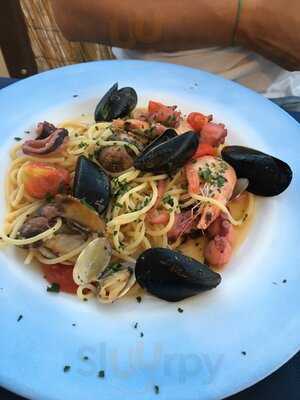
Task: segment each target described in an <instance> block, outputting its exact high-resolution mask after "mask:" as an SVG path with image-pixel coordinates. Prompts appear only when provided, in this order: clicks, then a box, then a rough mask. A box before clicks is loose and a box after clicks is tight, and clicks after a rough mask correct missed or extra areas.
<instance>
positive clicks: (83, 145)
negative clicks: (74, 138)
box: [78, 142, 88, 149]
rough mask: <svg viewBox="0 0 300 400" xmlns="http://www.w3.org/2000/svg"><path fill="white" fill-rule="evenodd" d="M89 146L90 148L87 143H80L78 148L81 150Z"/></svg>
mask: <svg viewBox="0 0 300 400" xmlns="http://www.w3.org/2000/svg"><path fill="white" fill-rule="evenodd" d="M87 146H88V144H87V143H85V142H80V143H79V145H78V147H79V148H80V149H82V148H85V147H87Z"/></svg>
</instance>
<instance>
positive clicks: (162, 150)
mask: <svg viewBox="0 0 300 400" xmlns="http://www.w3.org/2000/svg"><path fill="white" fill-rule="evenodd" d="M198 143H199V135H198V134H197V133H195V132H192V131H190V132H186V133H183V134H182V135H178V136H176V137H173V138H172V139H169V140H167V141H165V142H163V143H161V144H158V145H157V146H154V147H152V148H150V149H149V150H148V151H146V152H144V153H143V154H141V155H140V156H139V157H138V158H137V159H136V160H135V162H134V166H135V168H136V169H139V170H141V171H146V172H153V173H158V174H159V173H170V172H173V171H175V170H176V169H178V168H181V167H183V166H184V164H185V163H186V162H187V161H188V160H189V159H190V158H191V157H192V156H193V154H194V153H195V151H196V150H197V147H198Z"/></svg>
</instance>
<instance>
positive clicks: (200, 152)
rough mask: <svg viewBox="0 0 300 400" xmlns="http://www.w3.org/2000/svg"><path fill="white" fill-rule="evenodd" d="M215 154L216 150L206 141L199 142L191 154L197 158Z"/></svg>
mask: <svg viewBox="0 0 300 400" xmlns="http://www.w3.org/2000/svg"><path fill="white" fill-rule="evenodd" d="M215 155H216V150H215V149H214V148H213V147H212V146H211V145H210V144H207V143H199V145H198V148H197V150H196V152H195V154H194V155H193V157H192V158H193V159H197V158H200V157H203V156H215Z"/></svg>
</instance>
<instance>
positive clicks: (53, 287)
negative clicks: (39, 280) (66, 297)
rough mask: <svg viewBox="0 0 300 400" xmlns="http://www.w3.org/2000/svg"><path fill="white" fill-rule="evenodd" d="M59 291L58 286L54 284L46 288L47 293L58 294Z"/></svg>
mask: <svg viewBox="0 0 300 400" xmlns="http://www.w3.org/2000/svg"><path fill="white" fill-rule="evenodd" d="M59 290H60V286H59V284H58V283H56V282H53V283H51V286H47V292H51V293H58V292H59Z"/></svg>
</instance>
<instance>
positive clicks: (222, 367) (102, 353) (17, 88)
mask: <svg viewBox="0 0 300 400" xmlns="http://www.w3.org/2000/svg"><path fill="white" fill-rule="evenodd" d="M116 81H118V82H119V84H120V86H121V87H122V86H133V87H134V88H135V89H136V90H137V93H138V94H139V96H140V104H145V103H146V101H147V100H149V99H153V100H158V101H162V102H165V103H167V104H178V106H179V108H180V109H181V110H183V111H184V112H188V111H202V112H204V113H207V114H208V113H213V114H214V116H215V119H216V120H219V121H222V122H224V123H225V124H226V125H227V127H228V129H229V141H230V142H231V143H235V144H246V145H248V146H251V147H254V148H257V149H260V150H262V151H265V152H268V153H271V154H273V155H275V156H278V157H279V158H281V159H283V160H285V161H286V162H288V163H289V164H290V165H291V167H292V169H293V172H294V178H293V181H292V184H291V186H290V187H289V189H288V190H287V191H286V192H284V193H283V194H282V195H280V196H278V197H275V198H270V199H259V200H258V201H257V212H256V215H255V220H254V223H253V225H252V228H251V230H250V232H249V235H248V236H247V239H246V241H245V242H244V244H243V245H242V247H240V248H239V250H238V251H237V253H236V254H235V255H234V257H233V259H232V261H231V262H230V264H229V265H228V266H227V268H226V269H225V270H224V272H223V273H222V276H223V281H222V284H221V285H220V286H219V287H218V288H217V289H216V290H212V291H210V292H207V293H204V294H201V295H199V296H196V297H194V298H191V299H188V300H186V301H183V302H181V303H179V304H178V303H176V304H169V303H167V302H163V301H161V300H158V299H155V298H153V297H150V296H145V298H144V300H143V302H142V303H141V304H138V303H137V302H136V301H135V299H124V300H122V301H120V302H118V303H116V304H113V305H111V306H109V305H100V304H98V303H96V302H95V303H94V302H89V303H83V302H80V301H79V300H78V299H76V298H75V297H72V296H69V295H64V294H59V295H57V294H49V293H47V292H46V282H45V281H44V280H43V278H42V276H41V274H39V273H37V272H36V271H34V270H33V269H31V268H29V267H26V266H24V265H23V264H22V261H21V258H19V257H18V256H17V255H16V252H15V251H14V250H13V249H10V250H6V251H5V252H1V253H0V288H1V289H0V315H1V320H0V321H1V322H0V326H1V329H0V336H1V340H0V384H1V385H3V386H5V387H7V388H8V389H10V390H13V391H15V392H18V393H20V394H22V395H24V396H27V397H30V398H32V399H43V400H47V399H51V400H54V399H60V400H61V399H72V400H76V399H80V400H82V399H83V398H86V399H98V398H101V399H102V400H106V399H107V400H108V399H110V400H111V399H114V400H119V399H122V400H129V399H130V400H132V399H135V400H139V399H141V400H144V399H153V398H156V395H155V393H154V385H158V386H159V388H160V393H159V395H157V398H160V399H162V400H167V399H168V400H196V399H197V400H199V399H203V400H204V399H205V400H206V399H221V398H224V397H226V396H228V395H230V394H233V393H234V392H237V391H240V390H242V389H244V388H246V387H247V386H250V385H252V384H254V383H255V382H257V381H258V380H260V379H262V378H263V377H265V376H266V375H268V374H270V373H271V372H272V371H274V370H275V369H277V368H278V367H279V366H280V365H281V364H283V363H284V362H285V361H287V360H288V359H289V358H290V357H291V356H292V355H293V354H294V353H296V352H297V350H299V348H300V335H299V331H300V313H299V305H300V291H299V285H300V268H299V267H300V253H299V247H300V239H299V238H300V235H299V218H300V212H299V209H300V208H299V204H300V202H299V200H300V196H299V194H300V185H299V173H300V162H299V149H300V129H299V126H298V124H297V123H296V122H295V121H294V120H293V119H292V118H290V117H289V116H288V115H287V114H286V113H284V112H283V111H282V110H280V109H279V108H277V107H276V106H275V105H273V104H272V103H271V102H269V101H268V100H265V99H264V98H263V97H261V96H259V95H257V94H255V93H253V92H251V91H249V90H247V89H245V88H243V87H241V86H239V85H236V84H234V83H232V82H229V81H225V80H223V79H221V78H218V77H216V76H213V75H210V74H208V73H204V72H201V71H198V70H194V69H189V68H184V67H180V66H174V65H169V64H162V63H150V62H149V63H145V62H133V61H126V62H119V61H118V62H117V61H113V62H111V61H109V62H95V63H88V64H81V65H74V66H70V67H66V68H61V69H57V70H52V71H49V72H46V73H43V74H40V75H37V76H34V77H32V78H29V79H26V80H24V81H21V82H18V83H17V84H14V85H12V86H10V87H8V88H6V89H4V90H1V91H0V113H1V119H0V134H1V152H0V171H1V175H0V187H1V188H3V184H4V177H5V171H6V169H7V165H8V150H9V148H10V146H11V145H12V144H13V137H15V136H24V131H25V130H27V129H30V128H32V127H33V126H34V125H35V123H36V122H37V121H41V120H42V121H43V120H50V121H53V122H54V123H56V122H59V121H61V120H63V119H65V118H68V117H75V116H77V115H78V114H79V115H80V114H82V113H87V112H93V110H94V107H95V105H96V103H97V101H98V99H99V98H100V97H101V96H102V95H103V94H104V92H105V91H106V90H107V89H108V88H109V87H110V86H111V85H112V84H113V83H114V82H116ZM74 95H78V97H73V96H74ZM2 194H3V191H1V199H0V201H1V213H2V215H4V200H3V196H2ZM284 279H286V280H287V282H286V283H283V282H282V281H283V280H284ZM178 307H181V308H183V309H184V312H183V313H179V312H178V311H177V308H178ZM20 314H22V315H23V319H22V320H21V321H19V322H17V318H18V316H19V315H20ZM136 322H138V327H137V329H134V324H135V323H136ZM74 323H75V324H76V326H73V325H72V324H74ZM141 332H143V333H144V336H143V337H142V338H141V337H140V333H141ZM244 351H245V352H246V355H243V354H242V352H244ZM84 356H88V357H89V359H88V360H83V357H84ZM64 365H70V366H71V370H70V371H69V372H67V373H64V372H63V367H64ZM99 370H105V378H104V379H101V378H98V377H97V373H98V371H99ZM158 396H159V397H158Z"/></svg>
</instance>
